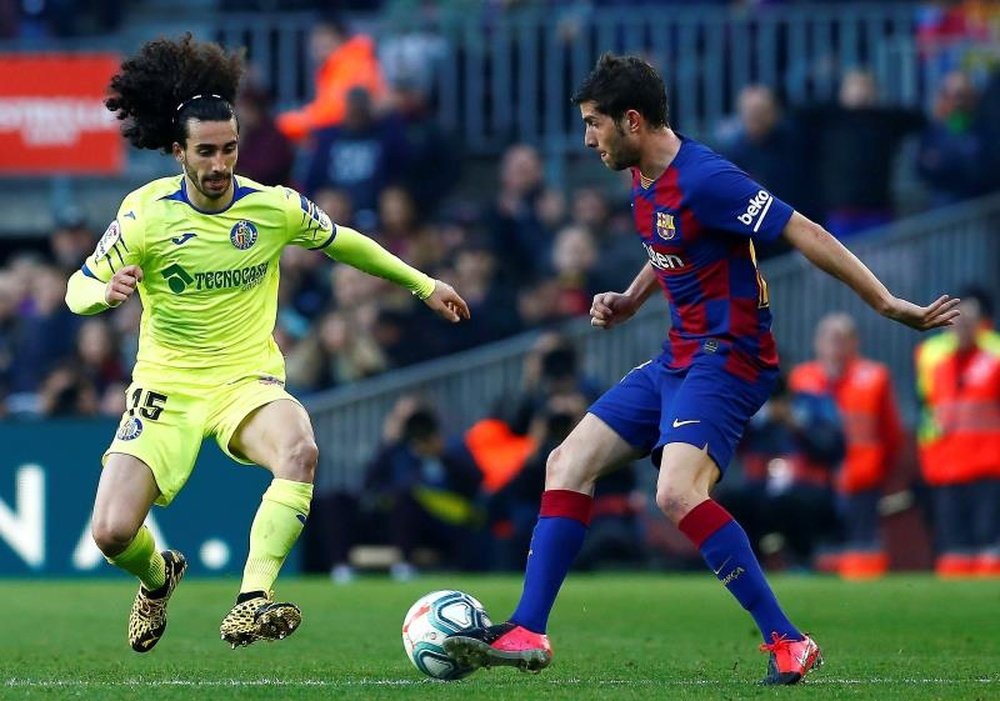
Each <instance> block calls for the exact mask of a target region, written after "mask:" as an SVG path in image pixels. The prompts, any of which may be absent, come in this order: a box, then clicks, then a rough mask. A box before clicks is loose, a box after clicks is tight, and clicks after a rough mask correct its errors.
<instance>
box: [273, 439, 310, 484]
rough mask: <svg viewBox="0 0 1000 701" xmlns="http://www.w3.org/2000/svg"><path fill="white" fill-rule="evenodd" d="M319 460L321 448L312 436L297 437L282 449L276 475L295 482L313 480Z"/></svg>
mask: <svg viewBox="0 0 1000 701" xmlns="http://www.w3.org/2000/svg"><path fill="white" fill-rule="evenodd" d="M318 460H319V448H318V447H317V446H316V441H315V440H313V439H312V438H311V437H310V438H299V439H296V440H294V441H292V442H291V443H289V444H288V445H287V446H286V447H285V448H284V449H283V450H282V455H281V460H280V465H279V468H278V469H276V470H275V476H276V477H281V478H283V479H288V480H294V481H295V482H312V481H313V477H314V476H315V474H316V462H317V461H318Z"/></svg>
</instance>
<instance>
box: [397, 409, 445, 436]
mask: <svg viewBox="0 0 1000 701" xmlns="http://www.w3.org/2000/svg"><path fill="white" fill-rule="evenodd" d="M440 429H441V424H440V422H439V421H438V417H437V414H435V413H434V411H433V410H432V409H430V408H428V407H420V408H418V409H417V410H416V411H414V412H413V413H412V414H410V415H409V416H408V417H407V419H406V421H404V422H403V440H405V441H406V442H407V443H413V442H415V441H426V440H427V439H428V438H431V437H432V436H435V435H437V434H438V432H439V431H440Z"/></svg>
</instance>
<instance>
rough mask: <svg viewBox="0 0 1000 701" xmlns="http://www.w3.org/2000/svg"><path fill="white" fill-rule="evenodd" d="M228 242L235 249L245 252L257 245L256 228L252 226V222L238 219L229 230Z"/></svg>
mask: <svg viewBox="0 0 1000 701" xmlns="http://www.w3.org/2000/svg"><path fill="white" fill-rule="evenodd" d="M229 240H230V241H232V242H233V245H234V246H236V248H238V249H240V250H241V251H245V250H247V249H248V248H250V247H251V246H252V245H254V244H255V243H257V227H256V226H254V225H253V222H249V221H247V220H246V219H240V220H239V221H238V222H236V223H235V224H234V225H233V228H232V229H230V230H229Z"/></svg>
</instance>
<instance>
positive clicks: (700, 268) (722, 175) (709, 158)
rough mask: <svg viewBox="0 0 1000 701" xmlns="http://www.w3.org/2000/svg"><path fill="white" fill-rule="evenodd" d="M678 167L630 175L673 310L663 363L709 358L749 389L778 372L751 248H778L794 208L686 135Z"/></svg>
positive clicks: (639, 219)
mask: <svg viewBox="0 0 1000 701" xmlns="http://www.w3.org/2000/svg"><path fill="white" fill-rule="evenodd" d="M678 137H679V138H680V139H681V147H680V150H679V151H678V153H677V155H676V156H675V157H674V160H673V162H671V164H670V166H669V167H668V168H667V169H666V170H665V171H664V172H663V174H662V175H661V176H660V177H659V178H657V179H656V180H655V181H653V182H652V183H649V184H647V183H643V182H642V180H643V179H642V178H641V176H640V174H639V169H638V168H633V169H632V211H633V216H634V218H635V225H636V230H637V231H638V233H639V236H640V237H641V238H642V245H643V247H644V248H645V249H646V253H647V254H648V256H649V262H650V263H651V264H652V266H653V269H654V270H655V271H656V275H657V277H658V278H659V281H660V286H661V287H662V288H663V292H664V294H665V295H666V297H667V299H668V300H669V302H670V315H671V321H672V325H671V329H670V333H669V334H668V336H667V340H666V342H665V343H664V344H663V354H662V356H661V358H662V359H663V360H664V362H666V364H667V366H668V367H670V368H673V369H678V370H680V369H684V368H687V367H688V366H689V365H690V364H691V362H692V361H693V360H694V358H695V357H696V356H698V355H700V354H704V353H717V354H724V355H726V356H727V358H726V363H725V367H726V369H727V370H728V371H729V372H731V373H732V374H734V375H736V376H738V377H742V378H744V379H746V380H748V381H753V380H755V379H756V378H757V375H758V373H759V372H760V370H761V369H763V368H775V367H777V365H778V352H777V348H776V347H775V342H774V336H773V335H772V334H771V312H770V309H769V307H768V295H767V283H765V282H764V278H763V277H762V276H761V274H760V272H759V271H758V270H757V260H756V255H755V253H754V248H753V239H758V240H762V241H770V240H773V239H776V238H777V237H778V236H779V235H780V234H781V232H782V230H783V229H784V228H785V224H787V223H788V220H789V218H791V216H792V211H793V210H792V208H791V207H789V206H788V205H787V204H785V203H784V202H782V201H781V200H779V199H778V198H777V197H775V196H774V195H772V194H771V193H770V192H768V191H767V190H765V189H764V188H763V187H761V186H760V185H758V184H757V183H755V182H754V181H753V180H752V179H751V178H750V176H748V175H747V174H746V173H744V172H743V171H742V170H740V169H739V168H737V167H736V166H734V165H733V164H732V163H730V162H729V161H727V160H726V159H724V158H722V157H721V156H719V155H718V154H717V153H715V152H714V151H712V150H711V149H709V148H708V147H706V146H704V145H703V144H700V143H698V142H697V141H694V140H692V139H689V138H687V137H684V136H681V135H679V134H678Z"/></svg>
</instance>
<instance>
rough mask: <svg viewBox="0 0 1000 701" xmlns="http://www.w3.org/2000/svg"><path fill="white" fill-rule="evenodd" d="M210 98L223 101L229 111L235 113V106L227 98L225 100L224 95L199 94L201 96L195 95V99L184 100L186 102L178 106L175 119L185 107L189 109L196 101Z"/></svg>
mask: <svg viewBox="0 0 1000 701" xmlns="http://www.w3.org/2000/svg"><path fill="white" fill-rule="evenodd" d="M209 97H214V98H215V99H217V100H222V101H223V102H225V103H226V107H228V108H229V111H230V112H232V111H233V106H232V105H230V104H229V100H227V99H226V98H224V97H223V96H222V95H216V94H214V93H212V94H211V95H200V94H199V95H195V96H193V97H189V98H188V99H186V100H184V102H182V103H180V104H179V105H177V109H176V110H174V115H175V116H174V118H175V119H176V115H178V114H180V113H181V110H182V109H184V108H185V107H187V106H188V105H190V104H191V103H192V102H194V101H195V100H203V99H207V98H209Z"/></svg>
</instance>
